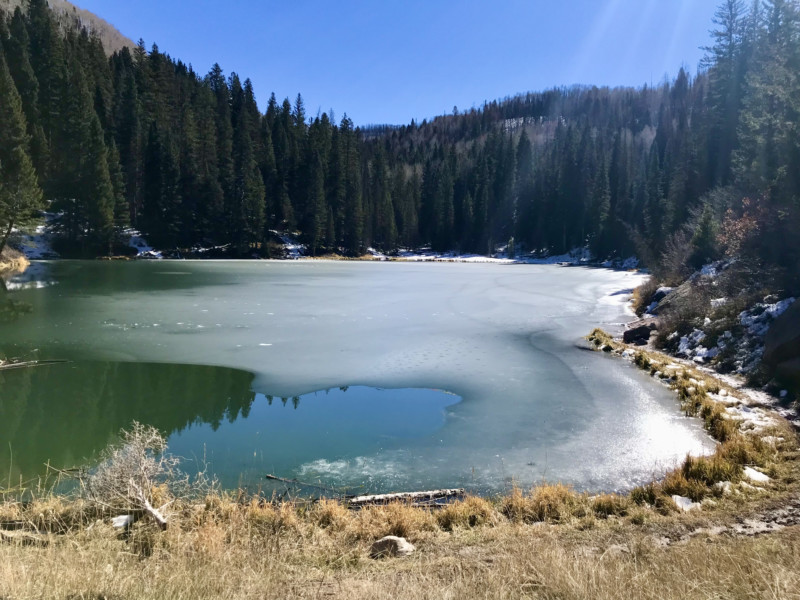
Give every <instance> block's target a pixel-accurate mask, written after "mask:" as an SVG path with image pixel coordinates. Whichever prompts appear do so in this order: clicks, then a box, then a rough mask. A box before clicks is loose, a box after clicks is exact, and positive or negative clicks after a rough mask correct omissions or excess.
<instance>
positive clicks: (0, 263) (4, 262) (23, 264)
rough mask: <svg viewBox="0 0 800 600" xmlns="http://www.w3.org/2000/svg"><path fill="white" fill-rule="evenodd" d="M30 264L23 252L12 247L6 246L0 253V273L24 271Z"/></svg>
mask: <svg viewBox="0 0 800 600" xmlns="http://www.w3.org/2000/svg"><path fill="white" fill-rule="evenodd" d="M30 264H31V263H30V262H28V259H27V258H25V256H24V255H23V254H22V253H20V252H18V251H16V250H13V249H12V248H9V247H6V248H4V249H3V252H2V254H0V274H2V273H22V272H23V271H24V270H25V269H27V268H28V267H29V266H30Z"/></svg>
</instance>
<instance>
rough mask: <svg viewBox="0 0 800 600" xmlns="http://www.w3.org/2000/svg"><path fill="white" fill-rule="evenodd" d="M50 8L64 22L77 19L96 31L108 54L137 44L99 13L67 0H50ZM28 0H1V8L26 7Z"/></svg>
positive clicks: (81, 23) (8, 9)
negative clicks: (96, 13)
mask: <svg viewBox="0 0 800 600" xmlns="http://www.w3.org/2000/svg"><path fill="white" fill-rule="evenodd" d="M48 4H49V5H50V8H52V9H53V11H54V12H55V13H56V14H57V15H58V16H59V17H60V18H61V19H62V24H68V23H71V22H75V21H77V22H78V24H80V26H82V27H85V28H86V29H87V30H88V31H89V32H91V33H96V34H97V36H98V37H99V38H100V41H102V42H103V48H104V49H105V51H106V54H109V55H111V54H113V53H114V52H115V51H117V50H121V49H122V48H124V47H125V46H128V47H129V48H133V47H134V46H135V45H136V44H134V43H133V41H132V40H130V39H129V38H127V37H125V36H124V35H122V33H120V32H119V30H118V29H117V28H116V27H114V26H113V25H112V24H111V23H109V22H108V21H105V20H104V19H101V18H100V17H98V16H97V15H95V14H93V13H91V12H89V11H88V10H84V9H83V8H79V7H77V6H75V5H74V4H72V3H71V2H68V1H67V0H48ZM26 5H27V0H0V10H6V11H8V12H9V13H12V12H14V9H15V8H17V7H18V6H19V7H20V8H22V9H23V10H24V9H25V6H26Z"/></svg>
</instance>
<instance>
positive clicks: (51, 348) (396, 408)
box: [0, 261, 713, 493]
mask: <svg viewBox="0 0 800 600" xmlns="http://www.w3.org/2000/svg"><path fill="white" fill-rule="evenodd" d="M35 267H36V269H37V270H38V272H37V274H36V277H35V278H33V279H34V281H31V282H29V283H25V284H22V283H21V282H19V281H18V282H16V285H15V282H14V281H12V282H10V283H11V284H10V285H9V290H12V289H13V290H14V291H8V292H6V293H5V296H6V298H5V300H6V301H8V300H13V301H14V302H16V303H24V304H26V305H28V306H29V308H30V312H25V313H22V314H19V315H18V316H16V318H14V319H8V320H7V321H6V322H4V323H0V336H1V338H2V346H0V349H1V350H2V351H3V352H5V354H6V355H8V356H20V357H26V358H32V357H37V358H40V359H68V360H70V361H71V362H69V363H66V364H60V365H54V366H51V367H42V368H38V369H26V370H23V371H9V372H5V373H2V374H0V442H2V443H0V464H8V460H7V455H8V444H7V443H6V439H5V438H7V439H8V440H9V441H10V442H11V447H12V450H13V449H14V448H17V449H18V450H17V451H16V452H14V456H16V457H17V458H16V459H14V463H15V464H16V465H17V466H16V467H14V468H12V473H14V475H15V476H27V475H29V474H30V473H31V472H33V471H35V470H36V465H39V464H41V463H42V462H43V461H44V460H45V459H48V458H49V459H51V460H52V461H53V463H54V464H59V465H67V464H68V463H74V462H80V461H81V460H82V459H86V458H89V459H90V458H91V457H92V456H93V455H94V454H95V453H96V452H97V451H98V450H99V449H100V448H102V447H103V446H104V445H105V444H106V443H107V442H108V441H109V440H110V439H112V438H113V434H114V433H115V432H116V431H117V430H118V429H119V428H120V427H123V426H125V425H127V424H129V423H130V421H131V420H133V419H137V420H140V421H143V422H147V423H151V424H153V425H155V426H157V427H159V428H161V429H163V430H165V431H166V432H167V433H168V434H169V435H170V446H171V448H172V450H173V452H175V453H177V454H180V455H182V456H186V457H188V458H190V459H192V460H194V459H197V460H202V459H204V460H206V461H207V462H208V464H209V465H210V466H211V468H212V469H213V470H214V471H215V472H216V473H217V474H218V475H219V476H220V477H221V478H222V480H223V482H224V483H226V484H227V485H230V486H235V485H248V486H252V485H258V484H259V482H261V481H263V475H264V474H266V473H274V474H276V475H280V476H282V477H289V478H291V477H298V478H300V479H302V480H306V481H322V482H324V483H326V484H329V485H332V486H337V487H347V488H349V489H352V490H355V491H361V490H367V491H375V492H382V491H393V490H411V489H423V488H425V489H427V488H439V487H450V486H466V487H468V488H471V489H474V490H476V491H480V492H489V493H491V492H496V491H504V490H507V489H508V488H509V487H510V485H511V484H512V481H514V482H516V483H517V484H519V485H521V486H523V487H525V486H529V485H531V484H533V483H536V482H539V481H541V480H543V479H546V480H549V481H564V482H568V483H571V484H573V485H575V486H576V487H578V488H581V489H591V490H600V489H602V490H613V489H624V488H629V487H631V486H633V485H636V484H638V483H641V482H642V481H644V480H647V479H650V478H651V477H652V476H653V475H657V474H659V473H661V472H663V471H664V470H665V469H666V468H667V467H669V466H672V465H674V464H675V463H676V462H677V461H679V460H681V459H682V458H683V457H684V456H685V455H686V453H687V452H692V453H702V452H705V451H708V450H709V449H710V448H711V447H712V446H713V444H712V442H711V441H710V440H709V439H708V438H707V436H706V435H705V434H704V433H703V431H702V429H701V427H700V425H699V423H698V422H696V421H694V420H691V419H687V418H684V417H683V416H682V415H681V414H680V412H679V407H678V402H677V399H676V398H675V397H674V395H673V394H672V393H671V392H669V391H668V390H667V389H666V388H663V387H661V386H659V385H657V384H655V383H653V382H652V380H651V379H650V378H649V377H647V375H645V374H643V373H641V372H639V371H638V370H636V369H635V368H633V367H631V366H630V365H628V364H626V363H624V362H623V361H619V360H615V359H613V358H609V357H607V356H604V355H602V354H599V353H592V352H588V351H586V350H584V349H581V348H580V343H581V338H582V336H584V335H586V334H587V333H589V331H591V329H592V328H594V327H595V326H602V327H605V328H607V329H612V330H613V329H615V328H619V327H620V324H621V323H622V322H624V321H625V320H628V319H630V316H629V315H628V314H627V312H626V309H625V304H624V301H625V300H626V299H627V297H628V295H629V292H630V290H631V289H632V288H633V287H635V285H637V284H638V283H639V282H640V281H641V275H638V274H635V273H630V272H617V271H611V270H603V269H589V268H578V267H569V268H567V267H557V266H536V265H493V264H414V263H354V262H319V261H301V262H277V261H276V262H232V261H226V262H179V261H176V262H166V261H165V262H136V263H113V262H80V261H60V262H53V263H39V264H37V265H35ZM28 279H31V277H30V276H29V277H28ZM37 281H38V282H39V283H37ZM42 282H44V283H46V284H47V285H44V283H42ZM340 388H341V389H340ZM45 432H46V433H45ZM3 446H5V447H6V448H5V449H4V448H3ZM22 456H26V457H27V458H25V459H23V458H20V457H22ZM14 469H16V470H14Z"/></svg>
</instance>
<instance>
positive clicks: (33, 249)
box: [13, 213, 58, 260]
mask: <svg viewBox="0 0 800 600" xmlns="http://www.w3.org/2000/svg"><path fill="white" fill-rule="evenodd" d="M57 216H58V215H56V214H55V213H44V223H43V224H42V225H37V226H36V228H35V229H34V230H33V232H31V233H25V232H21V231H19V230H17V229H14V230H13V233H14V234H15V235H16V236H17V239H16V240H15V241H16V245H17V246H18V248H19V251H20V252H22V254H23V255H24V256H25V258H27V259H28V260H47V259H50V258H58V254H57V253H56V252H55V251H54V250H53V248H52V245H51V244H52V233H51V228H52V224H53V221H54V220H55V218H56V217H57Z"/></svg>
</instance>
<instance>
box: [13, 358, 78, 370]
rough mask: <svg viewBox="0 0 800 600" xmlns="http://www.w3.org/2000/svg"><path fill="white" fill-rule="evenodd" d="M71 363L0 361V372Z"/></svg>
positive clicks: (58, 361)
mask: <svg viewBox="0 0 800 600" xmlns="http://www.w3.org/2000/svg"><path fill="white" fill-rule="evenodd" d="M65 362H69V361H67V360H29V361H26V362H9V363H6V362H1V361H0V371H6V370H11V369H26V368H28V367H44V366H47V365H56V364H60V363H65Z"/></svg>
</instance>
